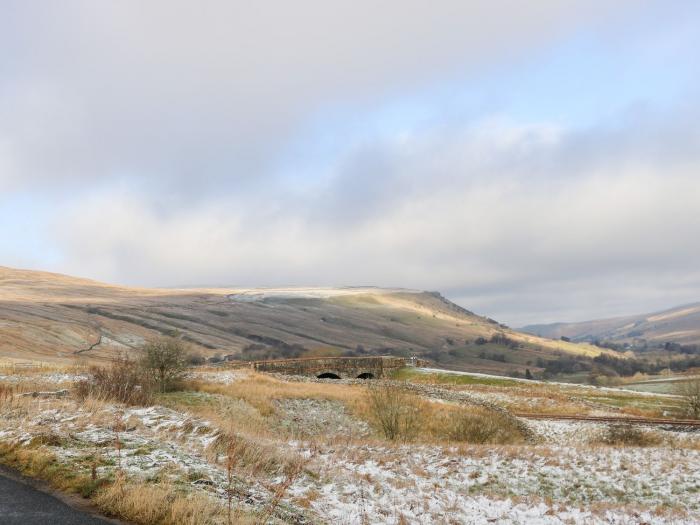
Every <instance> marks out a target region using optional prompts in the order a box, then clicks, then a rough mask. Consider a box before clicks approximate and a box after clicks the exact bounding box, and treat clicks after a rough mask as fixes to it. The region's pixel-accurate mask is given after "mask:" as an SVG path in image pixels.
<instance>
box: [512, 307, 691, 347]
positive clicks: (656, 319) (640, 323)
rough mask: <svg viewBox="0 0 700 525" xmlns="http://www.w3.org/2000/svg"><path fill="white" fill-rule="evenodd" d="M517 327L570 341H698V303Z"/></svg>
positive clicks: (685, 342)
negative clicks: (598, 317) (574, 321)
mask: <svg viewBox="0 0 700 525" xmlns="http://www.w3.org/2000/svg"><path fill="white" fill-rule="evenodd" d="M520 330H521V331H524V332H527V333H530V334H535V335H539V336H542V337H549V338H559V337H561V336H565V337H569V338H571V339H572V340H574V341H594V340H601V341H603V340H604V341H613V342H631V341H634V340H642V339H643V340H645V341H647V342H648V343H658V344H663V343H666V342H673V343H679V344H700V303H693V304H687V305H684V306H678V307H676V308H671V309H668V310H664V311H661V312H656V313H652V314H644V315H631V316H627V317H616V318H611V319H599V320H596V321H585V322H580V323H553V324H541V325H529V326H525V327H523V328H521V329H520Z"/></svg>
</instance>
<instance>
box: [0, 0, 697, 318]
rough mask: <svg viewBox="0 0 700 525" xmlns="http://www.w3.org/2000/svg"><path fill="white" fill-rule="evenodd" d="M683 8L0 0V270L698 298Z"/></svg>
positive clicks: (500, 293) (565, 0)
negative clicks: (15, 269)
mask: <svg viewBox="0 0 700 525" xmlns="http://www.w3.org/2000/svg"><path fill="white" fill-rule="evenodd" d="M699 49H700V4H698V3H697V2H694V1H673V0H671V1H668V0H666V1H658V2H655V1H638V0H637V1H623V0H618V1H615V2H609V1H594V0H585V1H576V0H551V1H550V0H538V1H536V2H522V1H520V0H484V1H477V0H472V1H469V2H465V1H463V0H457V1H448V0H440V1H430V2H428V1H412V0H400V1H398V0H396V1H395V0H384V1H381V2H376V1H369V0H367V1H365V0H353V1H352V2H349V1H348V2H346V1H340V0H337V1H334V0H331V1H328V0H313V1H307V0H298V1H295V2H284V1H279V2H272V1H264V0H262V1H260V2H242V1H241V2H238V1H221V2H216V1H210V0H209V1H208V0H204V1H197V2H184V1H177V0H167V1H156V0H151V1H149V2H141V1H129V0H119V1H116V0H115V1H107V0H99V1H92V0H86V1H83V2H80V1H65V2H49V1H39V0H18V1H13V0H5V1H3V2H2V3H1V5H0V224H1V225H2V228H0V265H5V266H14V267H23V268H33V269H44V270H50V271H59V272H63V273H69V274H73V275H79V276H83V277H91V278H95V279H100V280H106V281H111V282H118V283H123V284H134V285H149V286H156V285H158V286H177V285H203V284H207V285H246V286H252V285H256V286H257V285H261V286H266V285H267V286H275V285H283V284H284V285H288V284H299V285H367V284H371V285H380V286H401V287H407V288H420V289H429V290H440V291H442V292H443V293H444V294H445V295H446V296H448V297H450V298H451V299H453V300H455V301H457V302H458V303H460V304H462V305H464V306H465V307H467V308H470V309H472V310H475V311H477V312H480V313H483V314H488V315H490V316H493V317H495V318H497V319H499V320H502V321H504V322H507V323H509V324H511V325H513V326H518V325H521V324H525V323H530V322H544V321H555V320H583V319H588V318H595V317H604V316H609V315H616V314H625V313H640V312H645V311H649V310H654V309H658V308H663V307H666V306H675V305H676V304H680V303H685V302H692V301H700V264H699V263H700V60H698V50H699Z"/></svg>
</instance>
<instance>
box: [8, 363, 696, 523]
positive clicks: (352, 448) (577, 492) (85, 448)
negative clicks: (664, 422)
mask: <svg viewBox="0 0 700 525" xmlns="http://www.w3.org/2000/svg"><path fill="white" fill-rule="evenodd" d="M244 374H245V372H240V371H225V372H221V373H219V372H201V373H196V374H193V377H194V378H196V379H198V380H200V381H206V382H208V383H211V384H213V385H216V384H218V385H227V384H231V383H233V382H235V381H237V380H239V379H240V378H241V377H244ZM75 379H80V377H79V376H75V377H71V376H69V375H67V374H65V375H61V374H50V375H45V376H42V382H44V383H50V382H53V383H55V384H63V383H65V382H66V381H70V380H75ZM0 382H2V383H5V384H10V385H11V384H13V380H12V379H11V378H0ZM500 395H506V394H500ZM334 403H335V404H334ZM270 417H274V418H277V419H279V422H276V423H275V424H279V425H287V424H289V425H294V424H297V423H299V422H300V421H302V422H303V423H304V425H306V426H307V427H309V435H310V436H311V435H312V434H313V435H314V436H316V437H318V436H321V435H323V433H324V432H325V434H327V436H326V437H328V436H331V435H332V436H333V437H332V439H322V438H318V439H316V438H315V437H308V439H307V438H304V440H303V441H301V440H300V441H289V440H288V439H283V438H282V437H281V436H282V435H283V434H280V438H279V439H275V438H274V435H273V436H272V437H267V438H258V441H259V444H260V443H263V442H264V443H263V444H264V445H265V446H267V447H270V448H269V449H268V450H274V451H275V454H279V455H281V456H286V457H290V458H293V457H299V458H306V459H307V460H308V464H307V467H306V470H305V473H304V474H303V475H301V476H300V477H299V478H297V479H296V480H295V481H294V483H293V484H292V485H291V487H290V489H289V491H288V492H287V494H286V496H285V499H284V504H285V509H291V510H289V513H290V514H289V516H293V517H294V518H293V519H292V518H290V520H291V521H290V522H293V521H294V520H300V519H302V517H304V516H307V517H308V516H311V517H313V519H314V520H317V521H319V522H320V523H324V522H325V523H332V524H338V525H344V524H348V525H354V524H357V525H364V524H367V523H370V524H386V525H394V524H396V525H399V524H405V523H411V524H413V523H415V524H443V523H450V524H452V523H454V524H481V523H483V524H490V523H499V524H501V523H503V524H575V525H579V524H580V525H584V524H589V523H593V524H596V523H600V524H620V525H622V524H625V525H626V524H630V525H631V524H641V523H647V524H654V525H660V524H665V523H673V524H683V525H685V524H691V523H698V519H697V517H698V516H700V475H698V472H700V435H698V434H693V433H688V432H674V431H655V432H656V433H657V434H658V435H659V437H660V438H661V439H662V441H663V445H661V446H658V447H648V448H636V447H610V446H602V445H600V444H598V443H599V442H600V440H599V437H600V435H601V433H602V432H603V431H604V430H605V427H604V426H603V425H602V424H600V423H591V422H574V421H527V424H528V425H529V426H530V428H531V429H532V430H533V432H534V434H535V435H536V437H537V439H536V440H535V442H533V444H527V445H512V446H496V445H480V446H477V445H463V446H458V447H457V446H440V445H430V444H410V445H391V444H389V443H387V442H384V441H381V440H378V439H375V438H372V437H371V436H369V433H370V429H369V427H368V426H367V425H366V424H365V423H364V422H362V421H358V420H353V418H352V417H351V415H350V414H349V413H347V412H345V411H343V409H342V406H340V405H338V404H337V403H336V402H332V401H324V400H311V399H309V400H301V399H297V400H285V401H283V402H282V401H280V402H279V403H277V405H276V412H275V415H274V416H270ZM231 426H232V428H234V429H235V427H236V422H235V421H231ZM222 430H223V429H220V428H217V427H216V426H215V425H214V424H213V423H212V422H211V421H207V420H205V419H203V418H200V417H196V416H194V415H192V414H189V413H186V412H183V411H178V410H173V409H169V408H164V407H161V406H153V407H148V408H129V407H123V406H120V405H116V404H113V403H98V402H94V403H88V405H87V406H84V405H80V404H78V402H77V401H75V400H73V399H71V398H65V399H42V398H39V399H36V400H33V401H32V402H31V403H30V404H27V405H26V406H25V405H22V408H21V410H18V409H12V407H11V406H10V407H8V406H3V407H2V410H0V442H5V443H8V442H12V443H18V444H21V445H24V446H35V444H36V443H37V439H39V441H40V442H42V443H45V445H44V447H45V448H46V449H47V450H48V451H50V452H52V453H53V454H54V455H55V456H56V457H57V458H58V459H59V460H60V461H62V462H65V463H66V464H69V465H73V466H74V468H75V469H78V470H83V471H85V472H87V471H88V469H89V468H90V462H89V461H88V459H87V458H94V457H99V467H98V473H99V474H100V475H109V474H110V473H112V474H113V473H114V472H115V471H116V470H117V469H118V470H120V471H122V472H124V473H126V475H127V476H129V477H130V478H138V479H142V480H153V479H164V478H165V479H169V480H170V482H171V483H176V484H178V486H181V487H186V489H187V490H191V491H194V492H201V493H205V494H208V495H210V496H211V497H212V498H215V499H219V500H220V501H221V502H222V504H223V502H224V499H225V494H226V484H227V477H226V469H225V457H224V456H222V455H221V454H220V453H215V452H214V449H215V445H216V443H217V440H218V438H219V437H220V436H221V434H222ZM116 443H119V446H116ZM91 461H94V459H93V460H91ZM239 474H240V475H239V476H238V477H237V478H236V480H235V483H236V485H237V486H238V489H237V490H238V494H239V496H240V497H241V498H242V501H243V505H247V506H249V507H253V508H254V507H255V506H256V505H258V506H259V505H264V504H265V502H266V501H269V499H270V498H271V497H272V493H273V490H274V489H272V488H271V487H274V486H276V484H277V483H280V482H281V480H282V477H281V475H280V474H279V473H274V472H268V473H264V472H258V473H256V474H255V475H250V474H248V473H245V474H244V473H243V472H241V473H239ZM303 519H306V518H303Z"/></svg>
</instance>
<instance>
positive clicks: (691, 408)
mask: <svg viewBox="0 0 700 525" xmlns="http://www.w3.org/2000/svg"><path fill="white" fill-rule="evenodd" d="M676 394H677V395H679V396H681V397H682V398H683V412H684V415H685V416H687V417H689V418H692V419H700V379H693V380H690V381H679V382H678V385H677V386H676Z"/></svg>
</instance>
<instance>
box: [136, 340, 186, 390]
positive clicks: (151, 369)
mask: <svg viewBox="0 0 700 525" xmlns="http://www.w3.org/2000/svg"><path fill="white" fill-rule="evenodd" d="M143 351H144V356H143V358H142V361H141V364H142V366H143V368H144V369H145V370H146V371H148V373H149V374H150V375H151V377H152V378H153V381H154V383H156V384H157V385H158V389H159V390H160V391H161V392H167V391H168V390H169V389H170V388H172V387H173V385H174V384H175V383H176V382H177V380H178V379H180V378H181V377H182V375H183V374H184V371H185V366H186V363H187V359H186V348H185V345H184V344H183V342H182V341H181V340H180V339H175V338H172V337H163V338H161V339H157V340H155V341H151V342H149V343H147V344H146V345H145V346H144V347H143Z"/></svg>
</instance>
